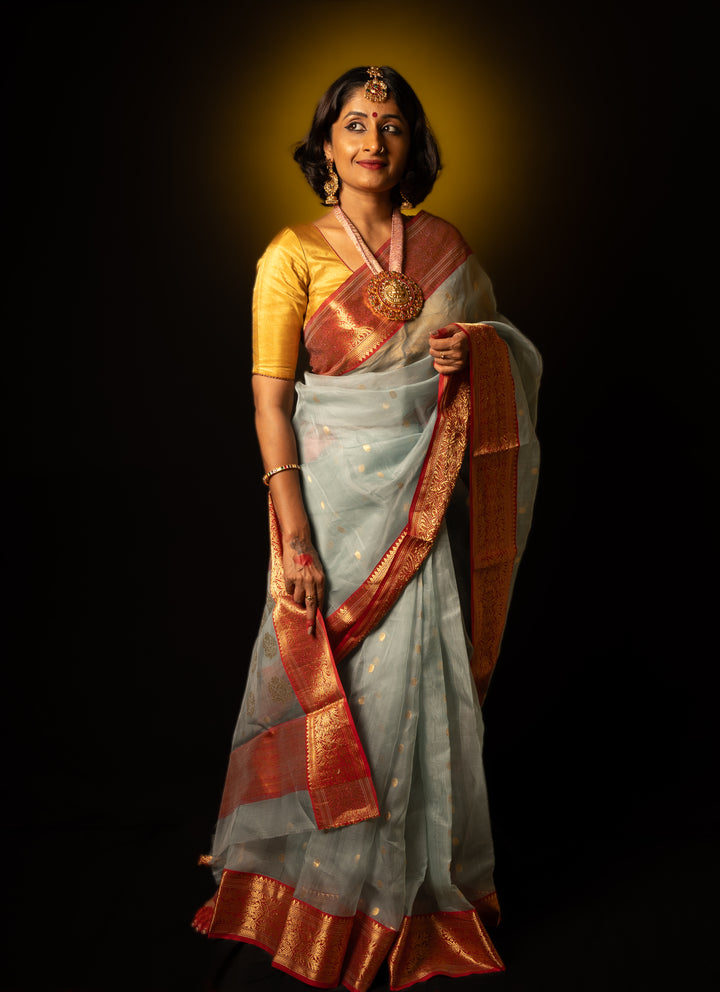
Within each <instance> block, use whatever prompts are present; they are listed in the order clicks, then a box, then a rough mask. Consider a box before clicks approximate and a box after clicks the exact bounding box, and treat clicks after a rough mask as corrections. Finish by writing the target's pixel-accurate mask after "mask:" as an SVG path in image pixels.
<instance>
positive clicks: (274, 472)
mask: <svg viewBox="0 0 720 992" xmlns="http://www.w3.org/2000/svg"><path fill="white" fill-rule="evenodd" d="M289 468H296V469H297V470H298V472H300V471H302V470H301V467H300V466H299V465H278V467H277V468H271V469H270V471H269V472H266V473H265V475H264V476H263V482H264V483H265V485H266V486H269V485H270V479H271V478H272V477H273V476H274V475H277V474H278V472H287V470H288V469H289Z"/></svg>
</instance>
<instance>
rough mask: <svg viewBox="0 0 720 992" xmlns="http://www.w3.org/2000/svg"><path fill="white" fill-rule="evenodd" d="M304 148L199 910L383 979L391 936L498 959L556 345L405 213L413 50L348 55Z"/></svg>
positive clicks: (262, 383) (428, 172) (275, 953)
mask: <svg viewBox="0 0 720 992" xmlns="http://www.w3.org/2000/svg"><path fill="white" fill-rule="evenodd" d="M295 158H296V161H297V162H298V163H299V164H300V166H301V168H302V170H303V172H304V174H305V176H306V178H307V179H308V181H309V183H310V185H311V186H312V188H313V189H314V190H315V191H316V192H317V193H318V194H319V195H320V197H321V199H322V200H323V201H324V202H325V203H326V204H327V205H329V206H330V207H331V209H330V210H329V211H328V212H327V213H325V214H324V216H322V217H321V218H320V219H319V220H318V221H316V222H315V223H314V224H307V225H301V226H298V227H294V228H292V229H285V230H284V231H282V232H281V233H280V234H279V235H278V236H277V237H276V238H275V239H274V240H273V242H272V243H271V244H270V246H269V247H268V249H267V250H266V252H265V254H264V255H263V257H262V259H261V260H260V263H259V265H258V275H257V282H256V287H255V295H254V303H253V314H254V341H253V347H254V366H253V372H254V376H253V388H254V396H255V407H256V427H257V434H258V439H259V443H260V448H261V452H262V458H263V462H264V465H265V469H266V475H265V480H264V481H265V482H266V483H268V485H269V489H270V499H269V511H270V536H271V568H270V577H269V585H268V599H267V606H266V609H265V615H264V617H263V620H262V624H261V629H260V632H259V635H258V639H257V641H256V643H255V648H254V652H253V657H252V662H251V667H250V672H249V677H248V683H247V688H246V692H245V696H244V699H243V704H242V709H241V713H240V717H239V720H238V724H237V728H236V732H235V736H234V739H233V749H232V753H231V756H230V763H229V769H228V775H227V781H226V785H225V790H224V794H223V799H222V803H221V809H220V818H219V821H218V824H217V828H216V832H215V837H214V844H213V851H212V854H211V855H209V856H207V857H205V858H203V859H201V860H202V861H203V862H204V863H207V864H210V865H211V866H212V868H213V872H214V875H215V878H216V880H217V882H218V884H219V889H218V892H217V893H216V895H215V897H213V899H212V900H210V902H209V903H208V904H207V905H206V906H205V907H203V908H202V909H201V910H200V911H199V912H198V914H197V916H196V918H195V921H194V925H195V927H196V929H198V930H200V931H201V932H203V933H208V934H209V935H210V936H211V937H221V938H227V939H231V940H242V941H247V942H249V943H255V944H258V945H259V946H261V947H263V948H265V949H266V950H268V951H269V952H270V954H271V955H272V957H273V964H274V965H275V966H276V967H278V968H281V969H283V970H285V971H287V972H289V973H290V974H292V975H294V976H296V977H297V978H299V979H301V980H303V981H305V982H307V983H308V984H311V985H315V986H320V987H334V986H337V985H339V984H340V983H342V984H343V985H345V986H346V987H347V988H349V989H353V990H358V992H365V990H366V989H367V988H369V986H370V984H371V982H372V980H373V978H374V976H375V975H376V973H377V971H378V969H379V967H380V965H381V964H382V963H383V962H384V961H385V960H387V964H388V968H389V975H390V985H391V988H393V989H397V988H405V987H406V986H408V985H411V984H413V983H414V982H417V981H421V980H423V979H425V978H428V977H429V976H430V975H432V974H438V973H443V974H448V975H455V976H457V975H466V974H473V973H483V972H487V971H496V970H499V969H501V968H502V967H503V966H502V962H501V961H500V959H499V957H498V955H497V953H496V951H495V949H494V948H493V946H492V944H491V942H490V940H489V938H488V936H487V933H486V931H485V927H484V923H492V922H496V920H497V917H498V906H497V901H496V898H495V892H494V885H493V877H492V875H493V850H492V840H491V834H490V823H489V818H488V809H487V798H486V790H485V782H484V776H483V770H482V732H483V731H482V717H481V713H480V706H479V703H480V700H481V699H482V697H483V696H484V693H485V691H486V689H487V684H488V681H489V678H490V674H491V672H492V668H493V665H494V663H495V659H496V657H497V653H498V649H499V645H500V639H501V636H502V631H503V626H504V622H505V615H506V610H507V604H508V600H509V597H510V592H511V588H512V583H513V579H514V575H515V570H516V567H517V563H518V560H519V557H520V554H521V552H522V548H523V546H524V543H525V539H526V536H527V530H528V527H529V523H530V516H531V511H532V503H533V498H534V486H535V480H536V474H537V465H538V450H537V442H536V440H535V435H534V430H533V422H534V417H535V407H536V395H537V385H538V380H539V375H540V361H539V357H538V355H537V352H536V351H535V349H534V348H533V346H532V345H531V344H530V343H529V342H528V341H527V340H526V339H525V338H523V337H522V336H521V335H520V334H519V333H518V332H517V331H516V330H515V329H514V328H513V327H512V325H510V324H508V323H507V322H506V321H505V320H504V319H503V318H502V317H501V316H500V315H498V313H497V311H496V308H495V302H494V298H493V294H492V289H491V286H490V283H489V281H488V279H487V276H486V275H485V274H484V272H483V271H482V269H481V268H480V266H479V264H478V263H477V261H476V259H475V256H474V255H473V254H472V252H471V250H470V249H469V247H468V246H467V245H466V244H465V242H464V241H463V239H462V237H461V236H460V235H459V233H458V232H457V231H456V230H455V228H454V227H452V226H451V225H450V224H447V223H445V222H444V221H442V220H440V219H438V218H436V217H433V216H431V215H429V214H427V213H424V212H420V213H418V214H416V215H415V216H413V217H411V218H403V217H402V215H401V214H400V209H399V206H400V204H403V205H405V206H407V205H408V204H409V203H419V202H421V201H422V200H423V199H424V198H425V196H427V194H428V193H429V192H430V190H431V188H432V186H433V183H434V181H435V178H436V176H437V173H438V171H439V164H440V163H439V155H438V150H437V145H436V143H435V140H434V138H433V136H432V133H431V131H430V129H429V126H428V124H427V121H426V119H425V114H424V112H423V109H422V107H421V105H420V103H419V101H418V99H417V97H416V95H415V94H414V92H413V91H412V89H411V88H410V87H409V86H408V84H407V83H406V81H405V80H404V79H403V78H402V77H401V76H400V75H399V74H398V73H396V72H395V71H394V70H393V69H391V68H389V67H387V66H383V67H381V68H378V67H370V68H369V69H366V68H359V69H353V70H351V71H349V72H347V73H345V74H344V75H343V76H341V77H340V79H338V80H337V81H336V82H335V83H333V85H332V86H331V87H330V88H329V90H328V91H327V93H326V94H325V95H324V97H323V98H322V100H321V101H320V103H319V105H318V108H317V110H316V113H315V117H314V120H313V123H312V127H311V129H310V133H309V135H308V137H307V139H306V140H305V141H304V142H303V143H302V144H301V145H299V146H298V148H297V150H296V153H295ZM301 342H302V343H303V345H304V347H305V348H306V349H307V353H308V357H309V361H310V366H311V368H312V372H311V373H308V374H307V375H306V376H305V381H304V383H297V385H296V383H295V373H296V366H297V363H298V353H299V348H300V344H301ZM294 404H295V410H294V413H293V405H294ZM466 455H467V457H466ZM464 460H465V461H466V467H467V469H468V472H469V493H468V491H467V490H466V489H464V482H463V481H462V479H463V476H464V475H465V474H468V472H463V461H464ZM451 503H452V504H453V506H451ZM456 503H457V504H459V506H460V508H461V509H466V507H467V505H468V504H469V505H470V508H471V514H470V531H469V532H468V531H465V532H464V533H463V532H462V530H461V531H460V533H459V536H457V537H456V538H455V541H454V550H455V560H454V558H453V552H452V551H451V544H450V537H449V535H448V526H447V523H446V518H447V519H450V518H451V517H452V518H454V517H455V515H456V513H455V510H454V509H453V507H454V506H455V504H456ZM451 510H452V513H451V512H450V511H451ZM468 548H469V549H470V554H469V555H466V556H465V557H466V559H467V561H466V566H467V574H463V575H461V585H467V586H468V588H469V595H468V596H467V597H466V600H467V603H468V607H469V614H470V615H471V620H470V621H469V622H468V625H467V629H470V628H471V629H472V643H471V642H470V640H469V638H468V635H467V634H466V625H465V623H464V622H463V613H462V609H461V596H460V593H459V590H458V584H457V582H456V577H455V573H456V570H457V571H458V572H459V573H461V572H462V567H461V565H460V562H461V560H462V557H463V554H462V553H463V551H465V550H467V549H468Z"/></svg>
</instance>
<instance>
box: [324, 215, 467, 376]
mask: <svg viewBox="0 0 720 992" xmlns="http://www.w3.org/2000/svg"><path fill="white" fill-rule="evenodd" d="M470 254H471V252H470V248H469V247H468V245H467V244H466V243H465V241H464V240H463V239H462V237H461V236H460V234H459V232H458V231H457V230H456V229H455V228H454V227H452V226H451V225H450V224H447V223H445V222H444V221H441V220H439V219H438V218H437V217H434V216H433V215H432V214H427V213H425V212H421V213H419V214H416V215H415V216H414V217H411V218H409V219H408V220H407V221H406V222H405V264H404V271H405V273H406V275H408V276H410V278H412V279H414V280H415V282H416V283H418V285H419V286H420V287H421V288H422V291H423V294H424V296H425V299H426V300H427V299H428V298H429V297H430V296H431V295H432V294H433V293H434V292H435V290H436V289H437V288H438V287H439V286H441V285H442V283H443V282H444V281H445V280H446V279H447V278H448V276H450V275H451V273H452V272H454V271H455V269H457V268H458V267H459V266H460V265H461V264H462V263H463V262H464V261H465V260H466V259H467V257H468V255H470ZM376 257H377V260H378V261H379V262H380V264H381V265H382V267H383V268H384V269H387V267H388V261H389V257H390V245H389V243H386V244H385V245H383V247H382V248H381V249H380V251H378V252H377V255H376ZM428 259H432V262H431V264H430V265H428ZM372 275H373V274H372V272H371V271H370V269H369V268H368V267H367V266H365V265H363V266H362V267H361V268H359V269H357V270H356V271H355V272H353V274H352V275H351V276H349V278H348V279H347V280H346V281H345V282H344V283H343V284H342V286H340V287H339V289H337V290H336V291H335V292H334V293H332V295H331V296H329V297H328V299H327V300H326V301H325V302H324V304H323V305H322V306H321V307H320V308H319V309H318V310H317V311H316V312H315V313H314V314H313V316H312V317H311V318H310V319H309V320H308V322H307V323H306V325H305V346H306V348H307V350H308V354H309V356H310V364H311V366H312V369H313V371H314V372H316V373H318V374H320V375H344V374H345V373H347V372H350V371H352V370H353V369H356V368H358V366H360V365H361V364H362V363H363V362H364V361H366V360H367V359H368V358H369V357H370V356H371V355H373V354H374V353H375V352H376V351H377V350H378V349H379V348H381V347H382V346H383V344H385V342H386V341H387V340H388V339H389V338H391V337H392V336H393V334H395V333H396V331H397V330H398V329H399V328H400V327H402V326H403V325H402V323H401V322H398V321H394V320H389V319H388V318H385V317H379V316H378V315H377V314H376V313H374V312H373V311H372V310H371V309H370V307H369V306H368V303H367V300H366V296H365V294H366V291H367V288H368V285H369V283H370V280H371V278H372Z"/></svg>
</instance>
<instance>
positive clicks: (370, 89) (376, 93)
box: [365, 65, 388, 103]
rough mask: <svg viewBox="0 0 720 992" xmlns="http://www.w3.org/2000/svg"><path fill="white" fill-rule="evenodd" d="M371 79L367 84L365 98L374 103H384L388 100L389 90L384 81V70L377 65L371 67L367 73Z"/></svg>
mask: <svg viewBox="0 0 720 992" xmlns="http://www.w3.org/2000/svg"><path fill="white" fill-rule="evenodd" d="M367 74H368V76H369V77H370V78H369V79H368V81H367V82H366V83H365V97H366V99H368V100H372V102H373V103H384V102H385V101H386V100H387V95H388V88H387V83H386V82H385V80H384V79H383V74H382V70H381V69H380V68H378V66H376V65H371V66H370V68H369V69H368V71H367Z"/></svg>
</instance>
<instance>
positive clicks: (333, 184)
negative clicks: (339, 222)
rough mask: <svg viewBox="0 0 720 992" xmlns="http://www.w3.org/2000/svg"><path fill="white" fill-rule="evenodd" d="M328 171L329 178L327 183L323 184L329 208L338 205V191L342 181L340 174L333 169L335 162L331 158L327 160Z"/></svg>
mask: <svg viewBox="0 0 720 992" xmlns="http://www.w3.org/2000/svg"><path fill="white" fill-rule="evenodd" d="M327 171H328V178H327V181H326V182H325V183H323V189H324V190H325V203H326V204H327V206H328V207H334V206H335V204H336V203H338V202H339V201H338V198H337V191H338V190H339V189H340V180H339V179H338V174H337V172H336V171H335V169H334V168H333V160H332V159H331V158H329V159H328V160H327Z"/></svg>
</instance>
